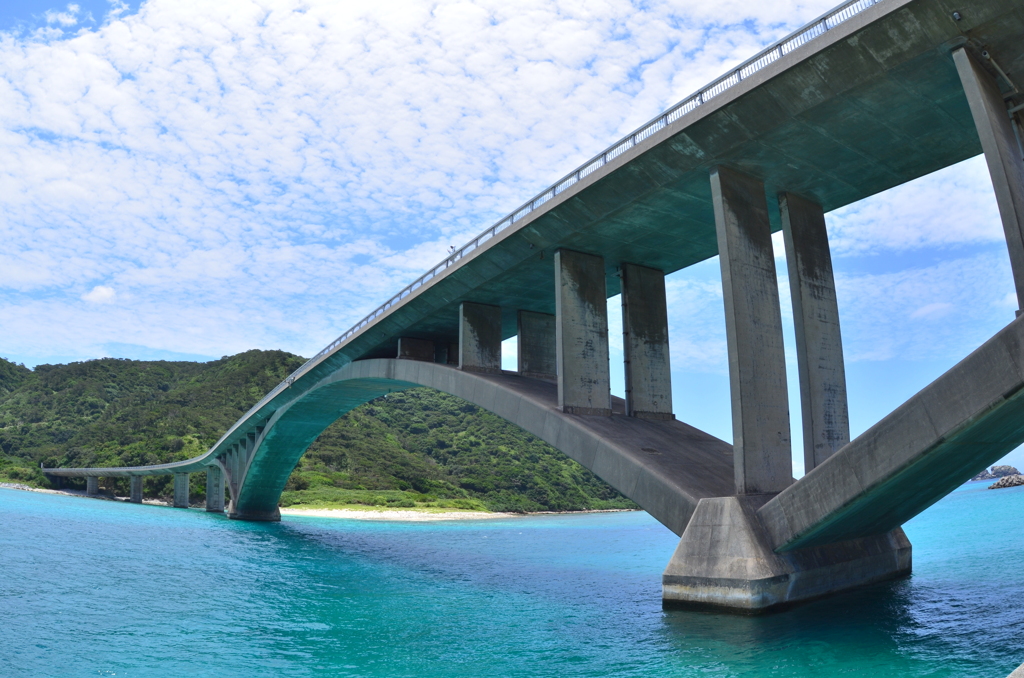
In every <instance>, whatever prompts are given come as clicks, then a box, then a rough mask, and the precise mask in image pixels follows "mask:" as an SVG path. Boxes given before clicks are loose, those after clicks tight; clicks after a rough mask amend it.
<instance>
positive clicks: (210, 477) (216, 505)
mask: <svg viewBox="0 0 1024 678" xmlns="http://www.w3.org/2000/svg"><path fill="white" fill-rule="evenodd" d="M206 510H207V511H211V512H214V513H223V512H224V474H223V473H222V472H221V470H220V467H219V466H208V467H207V468H206Z"/></svg>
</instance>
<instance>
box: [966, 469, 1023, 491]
mask: <svg viewBox="0 0 1024 678" xmlns="http://www.w3.org/2000/svg"><path fill="white" fill-rule="evenodd" d="M994 479H998V480H996V482H994V483H992V484H991V485H989V486H988V489H990V490H1000V489H1002V488H1004V487H1017V486H1018V485H1024V475H1021V474H1020V471H1018V470H1017V469H1016V468H1014V467H1013V466H1005V465H1003V466H993V467H992V468H991V470H990V469H985V470H984V471H982V472H981V473H979V474H978V475H976V476H974V477H973V478H971V480H972V481H973V480H994Z"/></svg>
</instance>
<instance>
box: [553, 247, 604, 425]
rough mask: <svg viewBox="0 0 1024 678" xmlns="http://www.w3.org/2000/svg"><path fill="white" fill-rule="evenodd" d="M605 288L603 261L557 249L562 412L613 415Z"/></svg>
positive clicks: (557, 356) (557, 349) (557, 337)
mask: <svg viewBox="0 0 1024 678" xmlns="http://www.w3.org/2000/svg"><path fill="white" fill-rule="evenodd" d="M605 292H606V288H605V278H604V259H602V258H601V257H598V256H594V255H592V254H583V253H582V252H573V251H572V250H558V251H557V252H555V359H556V364H557V368H556V369H557V373H558V406H559V407H560V408H561V409H562V411H563V412H568V413H570V414H596V415H603V416H611V413H612V400H611V398H612V396H611V383H610V380H609V372H608V297H607V295H606V293H605Z"/></svg>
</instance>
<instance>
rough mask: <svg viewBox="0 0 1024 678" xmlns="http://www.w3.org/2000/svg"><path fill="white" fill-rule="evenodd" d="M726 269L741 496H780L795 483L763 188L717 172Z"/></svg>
mask: <svg viewBox="0 0 1024 678" xmlns="http://www.w3.org/2000/svg"><path fill="white" fill-rule="evenodd" d="M711 194H712V200H713V202H714V208H715V230H716V231H717V234H718V253H719V255H720V259H721V265H722V295H723V297H724V300H725V333H726V339H727V341H728V349H729V385H730V390H731V393H732V430H733V454H734V460H733V470H734V473H735V478H736V493H737V494H762V493H770V492H781V491H782V490H784V489H785V488H786V487H788V486H789V485H790V483H792V482H793V461H792V459H791V458H790V454H791V451H790V438H789V402H788V399H787V393H786V355H785V351H784V349H783V345H782V311H781V310H780V308H779V286H778V280H777V278H776V276H775V254H774V252H773V251H772V238H771V225H770V224H769V222H768V203H767V200H766V199H765V192H764V184H763V183H761V181H759V180H757V179H754V178H753V177H749V176H746V175H744V174H741V173H739V172H735V171H733V170H730V169H726V168H724V167H717V168H715V169H713V170H712V171H711Z"/></svg>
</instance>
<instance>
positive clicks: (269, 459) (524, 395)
mask: <svg viewBox="0 0 1024 678" xmlns="http://www.w3.org/2000/svg"><path fill="white" fill-rule="evenodd" d="M418 386H427V387H430V388H434V389H437V390H438V391H443V392H445V393H449V394H451V395H454V396H457V397H459V398H463V399H464V400H467V401H469V402H471V403H473V404H474V405H477V406H479V407H481V408H483V409H485V410H488V411H490V412H492V413H494V414H495V415H497V416H499V417H501V418H503V419H505V420H507V421H509V422H511V423H513V424H515V425H517V426H519V427H520V428H522V429H523V430H525V431H527V432H529V433H532V434H533V435H535V436H537V437H538V438H540V439H541V440H543V441H545V442H546V443H548V444H550V445H551V446H552V447H554V448H556V449H558V450H559V451H561V452H563V453H564V454H566V455H567V456H569V457H570V458H572V459H574V460H576V461H577V462H579V463H580V464H581V465H583V466H584V467H585V468H587V469H589V470H590V471H592V472H593V473H594V474H595V475H597V476H598V477H599V478H601V479H602V480H604V481H605V482H607V483H608V484H609V485H611V486H612V487H614V488H615V489H616V490H618V491H619V492H621V493H622V494H624V495H625V496H627V497H629V498H630V499H632V500H633V501H635V502H636V503H637V504H639V505H640V506H642V507H643V508H644V509H645V510H647V511H648V512H649V513H650V514H651V515H653V516H654V517H655V518H657V519H658V520H659V521H660V522H661V523H663V524H664V525H665V526H666V527H668V528H669V529H670V530H672V531H673V532H675V533H676V534H682V533H683V531H684V530H685V529H686V524H687V522H689V520H690V516H691V515H693V511H694V510H695V509H696V506H697V502H698V501H699V500H700V499H701V498H704V497H714V496H725V495H729V494H732V490H733V470H732V446H731V445H729V444H728V443H726V442H724V441H722V440H719V439H718V438H715V437H713V436H711V435H708V434H707V433H704V432H702V431H699V430H698V429H696V428H693V427H692V426H688V425H686V424H684V423H682V422H679V421H675V420H665V421H657V420H646V419H639V418H636V417H627V416H624V415H622V414H620V413H613V414H612V416H610V417H608V416H586V415H574V414H566V413H564V412H562V411H561V410H560V409H559V408H558V406H557V388H556V386H555V384H554V383H551V382H548V381H545V380H541V379H532V378H527V377H522V376H519V375H516V374H511V373H501V374H485V373H475V372H467V371H462V370H459V369H456V368H453V367H450V366H447V365H442V364H437V363H427V362H419V361H414V360H396V359H372V360H359V361H356V362H352V363H349V364H347V365H345V366H343V367H341V368H339V369H337V370H335V371H334V372H332V373H330V374H329V375H327V376H326V377H324V378H322V379H321V380H320V381H318V382H317V383H316V384H314V385H313V386H312V387H311V388H309V389H308V390H306V391H304V392H303V393H301V394H300V395H298V396H297V397H296V398H295V399H293V400H291V401H290V402H288V403H287V404H285V405H284V406H282V407H281V408H279V409H278V410H277V411H276V412H275V413H274V414H273V416H271V418H270V419H269V420H268V421H267V423H266V425H265V426H264V427H263V430H262V431H261V433H260V434H259V436H258V438H257V439H256V441H255V445H254V447H253V452H252V453H251V454H250V455H249V461H248V463H247V464H246V466H245V468H244V469H243V470H242V473H241V478H238V479H235V481H236V482H237V481H240V482H238V484H237V485H235V486H236V487H238V488H239V489H238V493H237V499H233V500H232V502H231V505H230V507H229V509H228V515H229V516H230V517H232V518H236V519H243V520H278V519H280V512H279V510H278V501H279V499H280V496H281V492H282V491H283V490H284V486H285V483H286V482H287V480H288V477H289V475H290V474H291V472H292V470H293V469H294V468H295V466H296V464H298V462H299V460H300V459H301V458H302V455H303V454H305V452H306V449H307V448H308V447H309V446H310V445H311V444H312V443H313V441H314V440H316V438H317V437H318V436H319V435H320V434H321V433H322V432H323V430H324V429H326V428H327V427H328V426H330V425H331V424H332V423H333V422H334V421H336V420H337V419H338V418H339V417H341V416H343V415H344V414H346V413H347V412H349V411H351V410H353V409H355V408H356V407H358V406H359V405H361V404H363V403H365V402H368V401H370V400H373V399H374V398H377V397H379V396H381V395H384V394H386V393H389V392H394V391H398V390H404V389H407V388H414V387H418ZM619 402H620V403H621V401H619ZM226 470H227V472H228V474H229V476H230V474H231V469H230V468H227V469H226ZM233 485H234V483H233Z"/></svg>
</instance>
